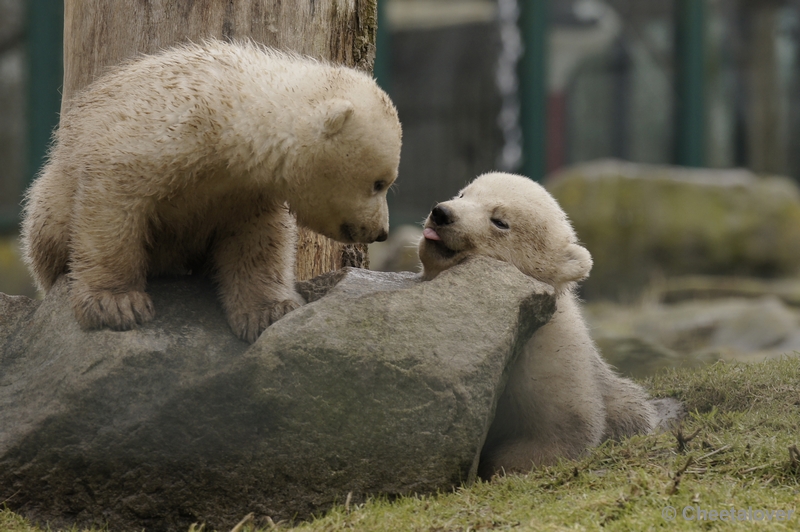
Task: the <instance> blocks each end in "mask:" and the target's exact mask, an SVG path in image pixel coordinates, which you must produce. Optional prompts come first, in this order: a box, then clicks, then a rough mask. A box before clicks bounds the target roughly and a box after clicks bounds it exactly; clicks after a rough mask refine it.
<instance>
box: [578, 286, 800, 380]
mask: <svg viewBox="0 0 800 532" xmlns="http://www.w3.org/2000/svg"><path fill="white" fill-rule="evenodd" d="M584 310H585V314H586V317H587V321H588V322H589V324H590V327H591V330H592V336H593V338H594V340H595V342H596V343H597V345H598V347H600V349H601V351H602V353H603V356H604V357H605V358H606V359H607V360H608V361H609V362H610V363H611V364H613V365H614V366H616V367H617V368H618V369H619V370H620V371H621V372H622V373H623V374H625V375H629V376H633V377H646V376H650V375H653V374H655V373H656V372H657V371H659V370H661V369H663V368H667V367H689V368H691V367H699V366H702V365H705V364H709V363H712V362H715V361H717V360H730V361H739V362H755V361H760V360H764V359H767V358H775V357H780V356H783V355H792V354H794V353H797V352H799V351H800V312H798V311H797V309H795V308H793V307H790V306H788V305H786V304H785V303H784V302H783V301H782V300H781V299H778V298H777V297H775V296H765V297H760V298H752V299H749V298H723V299H714V300H695V301H682V302H680V303H674V304H671V305H664V304H660V303H647V304H641V305H633V306H623V305H616V304H613V303H594V304H589V305H587V306H586V307H585V308H584Z"/></svg>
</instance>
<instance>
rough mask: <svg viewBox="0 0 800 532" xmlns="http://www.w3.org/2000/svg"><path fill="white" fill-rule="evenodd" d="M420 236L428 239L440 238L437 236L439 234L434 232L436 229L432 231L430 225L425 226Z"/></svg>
mask: <svg viewBox="0 0 800 532" xmlns="http://www.w3.org/2000/svg"><path fill="white" fill-rule="evenodd" d="M422 236H424V237H425V238H427V239H428V240H441V238H439V235H437V234H436V231H434V230H433V229H431V228H430V227H426V228H425V230H424V231H423V232H422Z"/></svg>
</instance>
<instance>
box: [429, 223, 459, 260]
mask: <svg viewBox="0 0 800 532" xmlns="http://www.w3.org/2000/svg"><path fill="white" fill-rule="evenodd" d="M422 236H423V237H424V238H425V242H426V243H427V244H428V245H429V246H431V247H432V248H433V249H435V250H436V251H437V253H439V255H441V256H442V257H443V258H445V259H450V258H453V257H455V256H456V254H457V253H458V251H455V250H453V249H450V248H449V247H447V246H446V245H445V243H444V241H443V240H442V237H440V236H439V233H437V232H436V230H435V229H434V228H432V227H426V228H425V229H424V230H423V231H422Z"/></svg>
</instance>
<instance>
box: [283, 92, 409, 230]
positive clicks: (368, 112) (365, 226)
mask: <svg viewBox="0 0 800 532" xmlns="http://www.w3.org/2000/svg"><path fill="white" fill-rule="evenodd" d="M300 129H301V133H302V134H301V135H300V150H299V151H300V153H298V160H299V161H300V163H299V164H298V166H299V169H298V170H296V172H297V175H296V177H297V178H298V179H295V180H293V181H294V183H295V185H294V188H295V190H294V191H293V192H292V193H291V197H290V200H289V204H290V206H291V208H292V211H293V212H294V213H295V214H296V216H297V221H298V223H300V224H301V225H304V226H306V227H308V228H310V229H312V230H314V231H317V232H318V233H322V234H323V235H325V236H328V237H330V238H333V239H334V240H338V241H340V242H346V243H353V242H374V241H376V240H378V241H383V240H386V236H387V235H388V232H389V208H388V206H387V204H386V193H387V192H388V190H389V187H391V185H392V183H394V181H395V179H396V178H397V168H398V165H399V164H400V145H401V136H402V133H401V128H400V122H399V120H398V118H397V111H396V110H395V108H394V105H392V103H391V101H390V100H389V97H388V96H386V94H385V93H384V92H383V91H381V90H380V89H379V88H378V87H377V85H375V84H374V82H373V81H372V80H371V79H370V80H369V83H362V84H358V85H357V86H354V87H351V90H350V92H348V95H347V99H340V98H332V99H328V100H325V101H323V102H321V103H320V104H319V105H317V106H316V108H315V109H314V111H313V113H312V116H310V117H309V120H308V121H307V123H305V124H304V125H301V127H300Z"/></svg>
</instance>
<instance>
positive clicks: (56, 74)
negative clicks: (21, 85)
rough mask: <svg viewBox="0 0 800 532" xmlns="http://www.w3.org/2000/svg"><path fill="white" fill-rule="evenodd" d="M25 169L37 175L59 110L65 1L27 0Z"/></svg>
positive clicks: (62, 69)
mask: <svg viewBox="0 0 800 532" xmlns="http://www.w3.org/2000/svg"><path fill="white" fill-rule="evenodd" d="M27 17H28V42H27V45H28V158H27V160H28V171H27V175H28V178H29V180H30V181H32V180H33V178H34V177H36V174H37V173H38V172H39V169H40V168H41V166H42V163H43V162H44V159H45V155H46V154H47V147H48V146H49V144H50V138H51V135H52V132H53V128H55V127H56V126H57V125H58V113H59V112H60V110H61V86H62V83H63V80H64V54H63V48H64V1H63V0H29V1H28V13H27Z"/></svg>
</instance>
